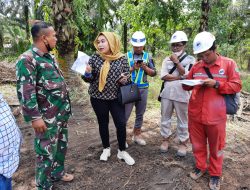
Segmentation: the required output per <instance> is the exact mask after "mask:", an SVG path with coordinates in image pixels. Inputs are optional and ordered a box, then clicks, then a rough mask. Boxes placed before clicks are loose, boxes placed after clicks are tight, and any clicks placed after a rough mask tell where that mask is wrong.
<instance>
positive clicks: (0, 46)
mask: <svg viewBox="0 0 250 190" xmlns="http://www.w3.org/2000/svg"><path fill="white" fill-rule="evenodd" d="M2 50H3V26H2V24H0V52H1V51H2Z"/></svg>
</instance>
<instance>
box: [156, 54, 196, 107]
mask: <svg viewBox="0 0 250 190" xmlns="http://www.w3.org/2000/svg"><path fill="white" fill-rule="evenodd" d="M187 56H188V54H185V55H184V56H183V57H182V58H181V59H180V60H179V61H180V62H182V61H183V60H184V59H185V58H186V57H187ZM192 66H193V64H190V65H189V68H188V70H190V69H191V67H192ZM175 69H176V66H174V67H173V68H172V69H171V70H170V71H169V74H172V73H173V72H174V71H175ZM164 82H165V81H163V82H162V83H161V90H160V94H161V92H162V91H163V89H164ZM160 94H159V96H158V101H159V102H160V101H161V96H160Z"/></svg>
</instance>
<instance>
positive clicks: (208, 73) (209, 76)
mask: <svg viewBox="0 0 250 190" xmlns="http://www.w3.org/2000/svg"><path fill="white" fill-rule="evenodd" d="M203 69H204V70H205V72H206V73H207V76H208V78H210V79H213V78H214V77H213V75H212V74H211V72H210V70H209V68H208V67H205V66H204V67H203Z"/></svg>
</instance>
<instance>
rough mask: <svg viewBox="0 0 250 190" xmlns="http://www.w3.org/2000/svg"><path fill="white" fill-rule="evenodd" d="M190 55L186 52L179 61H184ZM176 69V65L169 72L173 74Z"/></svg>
mask: <svg viewBox="0 0 250 190" xmlns="http://www.w3.org/2000/svg"><path fill="white" fill-rule="evenodd" d="M187 56H188V54H185V55H184V56H183V57H182V58H181V59H180V60H179V61H180V62H182V61H183V60H184V59H185V58H186V57H187ZM175 69H176V66H174V67H173V68H172V69H171V70H170V71H169V74H172V73H173V72H174V71H175Z"/></svg>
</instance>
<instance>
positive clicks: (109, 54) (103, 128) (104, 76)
mask: <svg viewBox="0 0 250 190" xmlns="http://www.w3.org/2000/svg"><path fill="white" fill-rule="evenodd" d="M94 45H95V48H96V50H97V53H95V54H94V55H93V56H92V57H91V58H90V60H89V65H88V66H87V68H86V73H85V75H84V76H83V79H84V80H85V81H86V82H89V83H90V86H89V95H90V101H91V105H92V107H93V109H94V111H95V114H96V116H97V120H98V124H99V132H100V136H101V140H102V145H103V152H102V154H101V156H100V160H102V161H107V160H108V158H109V157H110V156H111V148H110V142H109V129H108V126H109V113H111V115H112V118H113V120H114V124H115V127H116V132H117V140H118V146H119V149H118V153H117V157H118V159H123V160H124V161H125V162H126V163H127V164H128V165H134V163H135V161H134V159H133V158H132V157H131V156H130V155H129V154H128V153H127V152H126V151H125V149H126V121H125V107H124V105H122V104H120V103H119V101H118V98H117V94H118V90H119V83H121V81H124V80H125V81H126V80H127V78H126V76H125V75H122V74H123V73H125V72H129V67H128V62H127V59H126V57H125V55H124V54H122V53H121V52H120V48H121V43H120V39H119V38H118V36H117V35H116V34H115V33H113V32H101V33H99V34H98V36H97V37H96V39H95V41H94ZM121 76H123V77H122V78H121V79H120V77H121Z"/></svg>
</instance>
